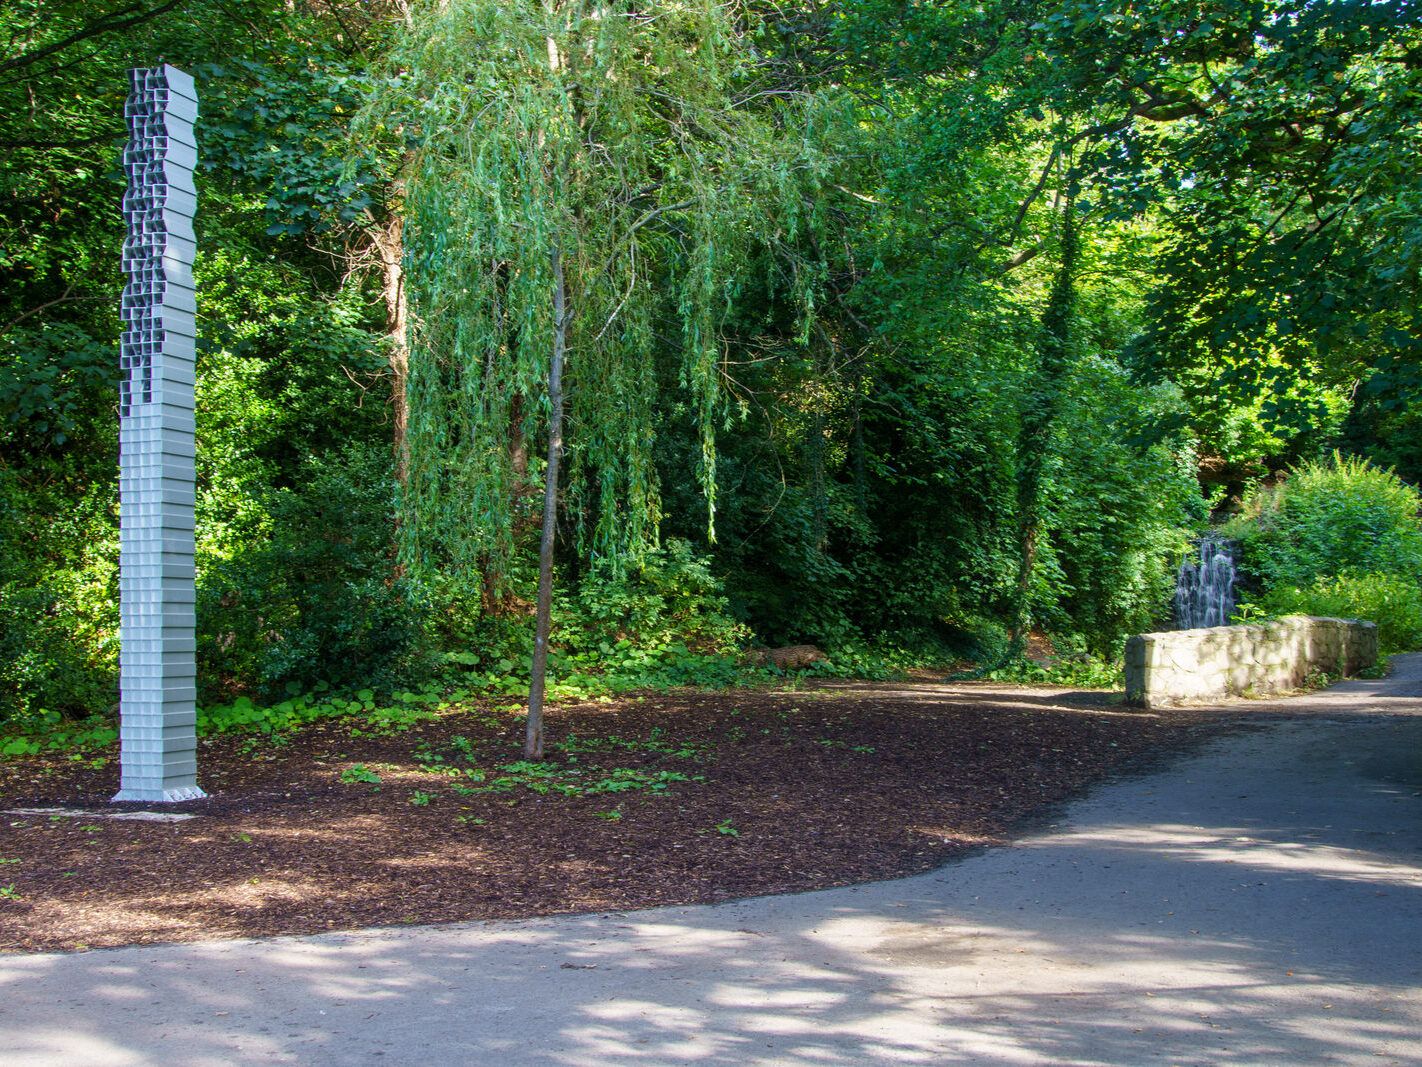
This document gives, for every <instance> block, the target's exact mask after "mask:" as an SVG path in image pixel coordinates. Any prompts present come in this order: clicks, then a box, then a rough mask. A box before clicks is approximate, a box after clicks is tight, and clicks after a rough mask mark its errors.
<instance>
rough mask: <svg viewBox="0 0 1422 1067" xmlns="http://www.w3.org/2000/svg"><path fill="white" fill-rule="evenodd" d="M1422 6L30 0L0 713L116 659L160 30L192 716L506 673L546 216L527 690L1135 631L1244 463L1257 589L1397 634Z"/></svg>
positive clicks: (523, 614)
mask: <svg viewBox="0 0 1422 1067" xmlns="http://www.w3.org/2000/svg"><path fill="white" fill-rule="evenodd" d="M1420 25H1422V9H1419V5H1418V4H1417V3H1416V2H1415V0H1387V2H1374V3H1362V2H1352V0H1338V2H1334V3H1328V4H1317V5H1304V6H1302V7H1301V6H1299V5H1297V4H1288V3H1284V2H1283V0H1216V2H1213V3H1211V4H1208V5H1202V4H1200V3H1198V2H1194V0H1160V2H1154V3H1143V2H1139V0H1104V2H1103V0H1090V2H1088V0H1030V2H1026V3H1022V2H1017V0H1013V2H1007V0H989V2H986V3H977V2H975V3H971V4H969V3H963V2H960V0H922V2H916V3H911V4H904V3H900V2H897V0H894V2H890V0H840V2H838V3H832V4H804V5H797V4H788V5H774V6H772V5H762V4H756V3H749V2H748V3H739V2H735V3H733V2H727V3H718V2H712V0H694V2H693V0H684V2H682V0H658V2H657V3H648V4H640V5H634V6H630V7H629V6H625V5H623V6H612V5H608V4H606V3H598V2H596V0H577V2H571V0H566V2H565V0H558V2H556V3H555V2H551V0H550V2H548V3H543V2H532V0H529V2H521V3H518V4H503V3H493V2H491V0H458V2H454V3H449V4H436V3H433V2H423V0H422V2H419V3H414V4H406V3H403V2H399V0H390V2H388V3H386V2H383V0H364V2H359V3H358V2H356V0H221V2H218V0H187V2H184V3H169V2H166V0H110V2H105V3H97V4H78V3H74V2H70V0H15V2H13V3H9V4H7V5H5V6H4V8H3V10H0V40H3V41H4V42H5V44H4V52H3V54H0V108H3V109H4V113H5V116H6V120H7V121H6V124H5V126H4V129H3V132H0V145H3V147H4V149H5V152H4V155H3V158H0V281H3V286H0V294H3V295H0V609H3V614H4V622H3V624H0V719H3V720H14V721H15V723H16V724H17V725H20V726H25V725H26V724H29V725H35V726H38V725H42V724H44V723H46V722H51V721H52V720H56V719H60V718H65V719H74V720H80V719H84V718H85V717H86V716H89V715H91V714H94V713H99V714H106V713H108V711H109V710H110V708H111V707H112V706H113V705H114V703H115V701H116V699H117V678H116V675H117V670H116V664H117V642H118V628H117V622H118V619H117V616H118V611H117V603H116V590H117V562H118V561H117V489H116V482H117V476H116V473H117V472H116V468H117V439H118V434H117V418H116V404H115V392H116V390H115V378H116V376H117V375H116V358H115V347H116V339H117V333H118V316H117V305H118V294H119V291H120V288H121V286H122V277H121V275H120V273H119V270H118V262H119V247H120V242H121V238H122V235H121V233H120V222H119V213H118V202H119V197H120V195H121V191H122V189H121V181H122V179H121V176H120V175H119V173H118V165H117V164H118V153H119V149H120V142H121V138H122V135H123V122H122V101H123V95H124V93H125V92H126V79H125V75H124V70H125V68H127V67H129V66H135V65H151V64H152V63H155V62H156V61H157V60H158V58H159V57H160V56H161V57H163V58H165V59H166V60H167V61H169V62H173V63H175V64H177V65H179V66H181V67H184V68H185V69H188V70H190V71H192V72H193V73H194V74H195V75H196V76H197V79H198V85H199V92H200V95H201V97H202V118H201V121H200V125H199V131H198V133H199V140H200V146H201V152H202V156H203V160H204V164H203V172H202V174H201V175H200V183H201V189H200V193H201V196H200V213H199V219H198V229H199V243H200V255H199V263H198V268H197V272H198V279H199V288H200V300H201V308H200V312H201V314H200V323H201V334H202V336H201V338H200V342H199V349H200V351H199V382H198V404H199V411H198V427H199V430H198V432H199V448H198V456H199V459H198V463H199V469H198V473H199V504H198V531H197V533H198V553H199V559H198V567H199V586H198V589H199V600H198V618H199V644H198V647H199V665H200V675H201V676H200V687H201V692H202V699H203V701H204V702H205V703H208V704H211V705H212V706H213V707H222V708H229V709H231V708H234V707H241V708H248V707H254V706H255V705H252V704H240V705H239V704H237V703H234V702H236V701H239V700H242V699H247V700H249V701H256V702H258V703H266V704H272V703H273V702H276V703H277V704H280V703H282V702H285V703H288V704H292V701H300V700H304V699H305V698H300V697H298V696H295V695H293V694H302V693H309V692H316V691H318V686H319V687H322V688H321V689H320V690H319V691H320V692H334V691H341V692H347V691H350V692H357V691H360V690H369V691H372V692H374V693H382V694H385V693H391V692H402V691H405V690H417V691H422V690H423V687H424V686H425V685H426V684H436V683H439V684H447V685H450V686H455V687H464V688H468V687H469V686H473V685H491V686H494V687H495V688H496V689H500V690H501V691H505V692H509V693H515V692H518V690H519V688H520V686H523V687H524V688H525V689H526V685H527V682H526V679H527V670H528V666H527V665H528V662H529V656H530V651H531V648H532V642H533V632H532V623H531V619H530V613H529V607H530V603H529V602H530V599H531V597H532V595H533V589H534V582H535V574H536V551H535V545H534V541H535V539H534V536H533V534H534V531H535V530H536V526H537V515H536V512H537V508H536V504H535V499H536V497H537V495H538V493H539V492H541V489H542V484H543V476H544V467H543V465H542V462H541V460H540V459H539V458H538V457H539V456H540V455H541V454H542V453H543V452H544V450H545V446H546V443H547V434H548V429H549V422H550V418H549V417H550V411H549V397H548V390H547V384H546V383H547V368H548V352H549V347H550V343H551V340H552V334H553V332H554V331H555V328H556V327H557V325H558V324H557V323H556V322H555V321H554V311H553V302H552V299H551V294H552V291H553V288H554V287H555V286H554V275H553V262H552V260H551V259H550V250H551V249H552V248H554V247H557V248H558V250H559V254H560V262H561V266H562V268H563V270H564V275H565V281H566V284H567V293H566V294H565V295H566V296H567V297H568V302H567V307H566V308H565V311H566V310H571V311H572V312H573V314H572V315H571V316H569V317H568V318H567V319H566V321H564V322H563V323H562V325H563V326H564V327H565V328H566V329H565V334H566V336H565V337H564V341H565V342H566V352H567V361H568V382H567V384H568V387H569V407H568V416H569V422H568V426H567V432H566V440H567V457H568V463H569V467H570V470H569V474H570V478H569V480H568V482H567V484H566V488H565V489H564V491H563V493H562V494H561V495H560V497H559V505H560V511H559V526H558V546H559V547H558V555H557V558H556V574H557V578H558V590H557V595H556V597H555V598H554V608H555V612H556V620H555V634H556V635H557V636H556V637H555V640H554V642H553V648H552V669H553V672H554V679H555V688H554V692H558V691H560V690H558V689H557V685H560V684H566V685H573V684H576V685H577V686H579V687H581V688H579V689H578V691H580V692H591V691H595V690H596V689H597V688H598V687H599V686H604V687H622V686H625V685H630V684H633V683H635V682H637V681H639V680H640V681H644V682H646V681H651V682H657V683H665V684H673V683H676V682H681V681H686V680H702V681H716V682H722V681H729V680H732V679H734V678H735V677H737V676H738V675H739V673H740V672H741V671H742V669H743V668H742V667H741V664H740V657H741V651H742V650H743V649H744V648H745V647H746V646H747V645H749V644H750V643H752V642H754V643H762V644H767V645H777V644H790V643H801V642H812V643H815V644H817V645H819V646H820V647H822V648H824V649H825V650H826V651H828V652H829V653H830V654H831V657H832V663H833V666H832V667H824V666H822V665H821V666H820V667H819V668H818V669H823V670H834V671H848V670H859V671H870V672H872V671H882V670H884V669H887V668H888V667H891V666H894V665H903V664H905V663H909V662H913V661H916V660H917V661H935V662H944V661H947V660H950V659H956V658H966V659H971V660H975V661H979V662H983V663H989V664H990V663H992V662H994V661H995V660H996V659H997V658H998V657H999V656H1000V654H1001V653H1002V652H1003V651H1004V649H1005V648H1006V645H1007V638H1008V635H1009V632H1010V631H1011V630H1012V629H1013V628H1014V626H1016V625H1018V624H1026V623H1029V622H1030V624H1031V625H1032V626H1034V627H1037V628H1040V629H1044V630H1047V631H1049V632H1050V633H1051V634H1052V635H1053V637H1054V638H1055V640H1056V642H1057V645H1058V647H1059V648H1062V649H1072V650H1079V651H1081V652H1091V653H1093V654H1096V655H1098V656H1103V657H1105V658H1106V659H1107V660H1110V659H1112V658H1114V656H1115V655H1116V654H1117V653H1118V651H1119V645H1120V641H1121V639H1122V637H1123V636H1124V635H1126V634H1128V633H1131V632H1134V631H1139V630H1143V629H1149V628H1154V627H1155V626H1158V625H1162V624H1164V623H1165V621H1166V619H1167V618H1168V610H1167V601H1168V596H1169V592H1170V587H1171V577H1172V570H1173V567H1174V566H1175V564H1176V563H1177V562H1178V560H1179V558H1180V556H1181V554H1182V553H1183V552H1184V551H1185V546H1186V544H1187V542H1188V540H1189V538H1190V537H1191V536H1192V534H1193V533H1195V532H1197V531H1198V530H1200V529H1201V528H1202V527H1203V526H1204V525H1205V523H1206V522H1207V521H1208V516H1209V512H1210V509H1211V508H1212V507H1215V506H1219V505H1224V506H1226V507H1227V508H1232V509H1235V510H1237V509H1238V508H1239V507H1240V506H1244V508H1245V512H1244V517H1243V518H1241V519H1240V520H1239V523H1240V527H1239V529H1240V535H1241V536H1242V537H1243V538H1244V540H1245V541H1246V549H1247V553H1248V555H1247V563H1248V566H1249V567H1250V568H1251V569H1252V570H1253V572H1254V574H1255V575H1256V576H1257V580H1258V582H1259V583H1260V588H1259V589H1258V590H1257V595H1256V596H1255V600H1256V601H1257V602H1258V603H1259V604H1260V605H1262V606H1263V607H1265V608H1267V609H1269V610H1295V609H1299V610H1302V609H1307V610H1315V609H1316V610H1320V611H1324V610H1326V611H1329V612H1332V611H1346V612H1348V613H1363V614H1368V615H1369V616H1370V617H1375V618H1377V619H1378V620H1379V622H1380V623H1382V624H1383V625H1384V627H1385V634H1386V635H1387V636H1386V637H1385V640H1386V641H1387V642H1388V643H1389V644H1390V645H1392V646H1394V647H1406V646H1410V645H1415V644H1417V643H1418V642H1419V640H1422V635H1419V634H1418V626H1417V619H1418V617H1419V615H1422V607H1419V603H1418V593H1417V589H1418V582H1419V580H1422V569H1419V566H1418V559H1419V556H1422V549H1419V548H1418V538H1419V536H1422V535H1418V534H1417V531H1416V520H1415V511H1416V507H1417V502H1416V498H1415V495H1409V494H1410V493H1411V490H1410V489H1408V488H1407V485H1406V484H1405V483H1409V482H1410V483H1415V482H1416V481H1417V480H1418V479H1419V478H1422V407H1419V400H1418V396H1419V395H1422V320H1419V319H1418V317H1417V308H1418V306H1419V301H1418V289H1419V268H1422V258H1419V256H1420V255H1422V252H1420V251H1419V250H1422V170H1420V169H1419V168H1418V167H1417V166H1416V163H1415V161H1416V159H1417V158H1418V155H1419V150H1422V143H1419V140H1418V139H1419V136H1422V134H1419V131H1422V92H1419V89H1422V29H1419V26H1420ZM550 40H551V41H552V44H553V46H554V48H555V50H556V54H557V56H558V59H557V61H556V62H552V63H550V59H549V57H550V52H549V45H550ZM357 116H361V117H360V118H359V119H357ZM533 149H536V151H535V150H533ZM550 160H552V161H553V163H554V164H555V165H552V166H550V164H549V161H550ZM402 267H403V268H404V271H405V273H404V274H403V275H402ZM402 282H403V283H404V284H403V287H402ZM405 292H408V294H409V296H410V298H411V301H412V307H411V309H410V310H411V315H410V318H409V321H408V328H407V322H406V317H405V306H404V303H403V300H402V298H401V294H402V293H405ZM407 354H408V358H409V362H408V365H407V363H406V356H407ZM407 416H408V421H407ZM1333 449H1341V450H1342V451H1343V453H1344V454H1345V455H1347V456H1353V457H1363V458H1368V459H1371V460H1372V461H1373V463H1372V464H1371V465H1369V466H1364V465H1360V464H1359V463H1357V462H1355V461H1353V460H1348V459H1345V460H1343V461H1341V462H1340V463H1338V464H1322V465H1320V464H1316V463H1313V462H1311V461H1315V460H1318V459H1320V458H1321V457H1325V456H1327V455H1328V453H1329V452H1330V451H1332V450H1333ZM1390 467H1395V468H1396V471H1397V474H1396V476H1392V475H1384V474H1383V473H1381V469H1379V468H1382V469H1386V468H1390ZM1290 468H1295V469H1296V473H1295V474H1294V475H1293V476H1292V477H1290V478H1289V479H1288V480H1287V481H1286V482H1285V484H1284V486H1283V487H1282V488H1281V489H1279V490H1276V491H1271V492H1268V493H1264V492H1260V493H1256V494H1255V495H1254V496H1252V497H1250V502H1249V503H1248V504H1247V505H1241V503H1240V502H1241V501H1242V500H1243V499H1244V498H1245V497H1246V496H1248V494H1249V488H1250V486H1251V485H1253V484H1254V483H1255V482H1256V481H1257V480H1258V479H1260V478H1261V477H1264V476H1268V475H1272V474H1275V473H1277V472H1280V471H1284V470H1288V469H1290ZM402 476H403V477H404V481H403V483H402ZM1409 509H1410V510H1409ZM713 515H714V529H713V525H712V523H711V522H710V521H709V520H710V518H711V517H712V516H713ZM1409 523H1410V525H1409ZM659 546H660V547H659ZM1005 669H1006V670H1008V671H1009V673H1010V672H1011V671H1013V670H1017V671H1019V672H1020V671H1022V670H1029V669H1028V668H1005ZM1082 670H1083V671H1084V672H1086V673H1090V672H1091V671H1095V670H1097V668H1095V667H1092V668H1089V669H1088V668H1086V667H1083V668H1082ZM1084 676H1085V674H1083V677H1084ZM569 691H571V690H569ZM341 699H342V700H348V699H349V698H348V697H342V698H341ZM371 699H372V700H373V699H375V698H374V697H372V698H371ZM358 703H360V704H362V706H363V705H364V704H366V703H370V700H363V701H358ZM316 706H322V707H324V706H325V703H324V698H321V699H317V698H311V699H310V700H308V701H307V702H306V703H305V704H302V707H303V708H307V707H316ZM342 706H347V705H342ZM292 707H295V704H292ZM233 714H236V713H233ZM293 714H295V712H293ZM302 714H305V711H303V712H302ZM219 718H220V716H219ZM86 729H87V728H86ZM86 736H88V735H86Z"/></svg>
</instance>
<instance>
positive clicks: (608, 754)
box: [0, 682, 1238, 952]
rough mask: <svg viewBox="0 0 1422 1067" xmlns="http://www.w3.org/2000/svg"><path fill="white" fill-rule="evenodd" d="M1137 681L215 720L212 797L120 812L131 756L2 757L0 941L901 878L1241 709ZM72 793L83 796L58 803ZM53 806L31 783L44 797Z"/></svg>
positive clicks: (684, 898) (182, 931)
mask: <svg viewBox="0 0 1422 1067" xmlns="http://www.w3.org/2000/svg"><path fill="white" fill-rule="evenodd" d="M1119 696H1120V694H1119V693H1114V694H1113V693H1110V692H1105V691H1093V692H1082V691H1064V690H1060V689H1048V688H1022V687H1007V686H1002V685H998V684H965V685H955V686H946V685H942V684H934V683H928V682H917V683H905V684H885V683H881V684H862V683H829V684H828V685H824V684H821V685H817V686H816V688H814V689H813V690H810V689H805V690H799V691H797V690H793V689H792V690H778V691H772V690H764V689H762V690H738V691H734V692H720V693H705V692H692V691H681V692H671V693H667V692H659V693H647V694H644V695H640V696H639V695H635V694H634V695H631V696H623V697H618V698H615V699H612V700H610V701H607V702H597V703H578V704H570V705H564V706H562V707H559V708H557V709H555V710H554V711H553V712H552V713H551V714H550V716H549V738H550V742H551V746H550V750H549V758H548V759H547V760H546V761H544V762H542V763H536V764H534V763H528V762H525V761H523V760H522V747H521V746H522V730H523V721H522V717H521V715H520V713H519V710H518V708H517V707H516V706H514V705H512V703H506V704H499V703H497V702H495V703H488V702H484V703H469V704H461V705H457V706H453V707H446V708H443V709H440V708H438V707H428V706H427V707H415V708H412V710H410V711H408V712H407V713H404V714H401V715H389V716H382V717H379V718H376V719H374V720H372V718H370V717H369V716H363V715H351V716H348V717H343V718H333V719H325V720H322V721H319V722H316V723H312V724H307V725H304V726H301V727H299V728H297V729H294V730H292V731H290V732H287V733H284V734H277V735H275V736H272V737H268V736H265V735H250V734H242V733H239V732H229V733H225V734H221V735H217V736H212V737H209V738H206V739H204V740H203V741H202V742H201V743H200V755H199V760H200V763H199V767H200V782H201V784H202V785H203V787H204V788H205V789H206V790H207V791H208V793H209V794H210V795H209V797H208V798H207V799H206V800H201V801H195V802H191V803H186V804H181V805H173V806H169V807H164V808H163V811H164V812H165V813H169V812H172V813H177V812H181V813H186V814H191V815H194V816H196V818H192V819H187V820H182V821H175V822H171V821H170V822H154V821H142V820H133V819H121V818H116V817H114V816H115V815H116V814H117V813H120V812H125V813H126V812H132V811H140V810H143V806H142V805H132V804H124V805H114V804H110V803H109V802H108V798H109V797H110V796H112V795H113V793H114V792H115V790H116V789H117V786H118V766H117V760H116V759H115V758H114V757H113V755H112V752H110V754H109V755H107V756H105V755H95V754H94V753H93V752H92V751H90V752H86V753H84V754H82V755H80V756H72V757H71V756H69V755H64V754H59V755H46V756H27V757H12V758H9V759H6V760H5V761H3V762H0V807H3V809H5V810H6V814H5V815H4V816H3V818H0V949H4V950H9V951H21V952H23V951H39V950H64V951H68V950H82V949H89V948H100V947H107V946H116V945H126V944H139V943H152V942H162V941H191V940H199V939H204V938H213V937H229V936H265V935H272V934H307V933H314V932H319V931H326V930H346V929H353V928H357V927H364V926H381V925H391V924H400V923H437V922H453V921H459V920H468V919H494V918H519V917H525V916H531V915H541V914H551V913H555V912H580V911H604V910H624V909H631V908H639V907H645V906H649V905H660V904H687V903H707V902H715V901H721V900H726V899H728V898H732V897H739V896H748V895H755V894H762V893H784V892H791V891H799V890H806V889H816V888H823V887H827V886H833V885H843V884H846V883H853V882H861V881H869V880H874V879H882V878H891V877H895V876H898V875H904V874H910V873H914V872H918V871H923V870H926V869H929V868H932V867H934V866H937V865H939V864H942V863H943V862H945V861H947V860H949V859H951V858H953V857H955V856H960V855H963V854H964V853H965V852H968V851H969V850H972V849H975V848H979V847H982V846H984V845H990V844H994V843H999V842H1002V841H1003V840H1005V839H1007V838H1009V837H1010V836H1011V835H1013V834H1014V833H1015V832H1017V831H1019V830H1020V829H1022V828H1023V827H1024V826H1026V825H1028V824H1030V823H1032V822H1036V821H1040V820H1042V819H1044V818H1049V817H1050V816H1051V815H1052V813H1053V812H1054V811H1055V810H1056V807H1057V805H1058V804H1059V803H1060V802H1061V801H1062V800H1064V799H1065V798H1067V797H1070V796H1071V795H1073V794H1075V793H1077V792H1079V791H1080V790H1082V789H1083V788H1084V787H1086V786H1088V785H1090V784H1091V783H1093V782H1096V781H1099V780H1100V779H1102V778H1103V777H1106V776H1108V775H1111V774H1113V773H1116V772H1120V771H1122V770H1124V769H1129V768H1131V767H1133V766H1136V765H1139V764H1140V762H1141V761H1143V760H1147V759H1151V758H1155V757H1158V756H1160V755H1162V754H1165V753H1170V752H1173V751H1176V750H1179V749H1180V748H1182V747H1185V746H1187V745H1191V744H1193V743H1195V742H1196V741H1197V740H1199V739H1202V738H1203V737H1205V736H1209V735H1211V734H1214V733H1216V732H1218V731H1219V730H1223V729H1226V728H1228V724H1229V723H1230V722H1235V721H1238V720H1237V718H1236V717H1234V716H1232V715H1231V716H1229V717H1228V718H1227V719H1226V718H1220V717H1219V713H1218V712H1216V713H1205V712H1199V711H1171V712H1164V713H1158V712H1152V713H1141V712H1136V711H1131V710H1128V709H1126V708H1124V707H1123V706H1121V705H1119V704H1117V703H1115V702H1114V701H1116V700H1117V699H1118V698H1119ZM60 807H62V808H63V809H64V811H63V812H57V811H52V810H51V811H46V810H38V811H36V810H33V809H53V808H60ZM27 809H29V810H27Z"/></svg>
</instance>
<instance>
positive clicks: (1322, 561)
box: [1227, 455, 1422, 651]
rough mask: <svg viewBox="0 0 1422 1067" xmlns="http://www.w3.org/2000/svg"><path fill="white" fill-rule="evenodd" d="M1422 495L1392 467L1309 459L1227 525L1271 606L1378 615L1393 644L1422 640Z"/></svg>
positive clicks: (1283, 610)
mask: <svg viewBox="0 0 1422 1067" xmlns="http://www.w3.org/2000/svg"><path fill="white" fill-rule="evenodd" d="M1419 514H1422V496H1419V494H1418V491H1417V489H1416V488H1414V487H1413V486H1411V485H1408V484H1407V483H1406V482H1404V481H1402V480H1401V479H1400V478H1398V477H1397V475H1396V474H1394V473H1392V472H1391V471H1386V470H1381V469H1379V468H1377V467H1374V466H1372V465H1370V464H1368V463H1366V462H1363V461H1360V460H1355V459H1341V458H1339V457H1338V456H1336V455H1335V456H1334V457H1333V459H1332V460H1331V461H1327V462H1316V463H1310V464H1307V465H1305V466H1303V467H1302V468H1300V469H1298V470H1296V471H1294V472H1292V473H1291V474H1290V476H1289V478H1288V479H1287V480H1286V481H1284V482H1283V483H1282V484H1280V485H1278V486H1276V487H1272V488H1265V489H1259V490H1257V491H1256V492H1255V493H1254V495H1253V496H1252V497H1251V498H1250V499H1249V500H1248V501H1247V502H1246V510H1245V512H1244V514H1243V515H1241V516H1239V517H1238V518H1236V519H1234V520H1233V521H1232V522H1231V523H1230V525H1229V526H1228V527H1227V530H1228V532H1229V533H1231V534H1232V535H1233V536H1235V537H1237V538H1238V539H1239V542H1240V547H1241V553H1242V556H1243V563H1244V565H1245V567H1246V568H1247V570H1248V571H1249V573H1250V574H1251V575H1252V576H1254V578H1255V579H1256V580H1257V581H1258V582H1259V584H1260V589H1259V592H1258V595H1257V598H1256V599H1257V601H1258V606H1259V607H1262V608H1263V609H1264V610H1266V611H1268V612H1270V613H1272V614H1288V613H1301V614H1306V615H1332V616H1341V617H1345V618H1361V619H1370V620H1372V621H1373V622H1376V623H1377V624H1378V627H1379V637H1380V639H1381V642H1382V645H1383V648H1384V649H1385V650H1387V651H1398V650H1403V649H1410V648H1416V647H1418V646H1419V645H1422V521H1419V517H1418V516H1419Z"/></svg>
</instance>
